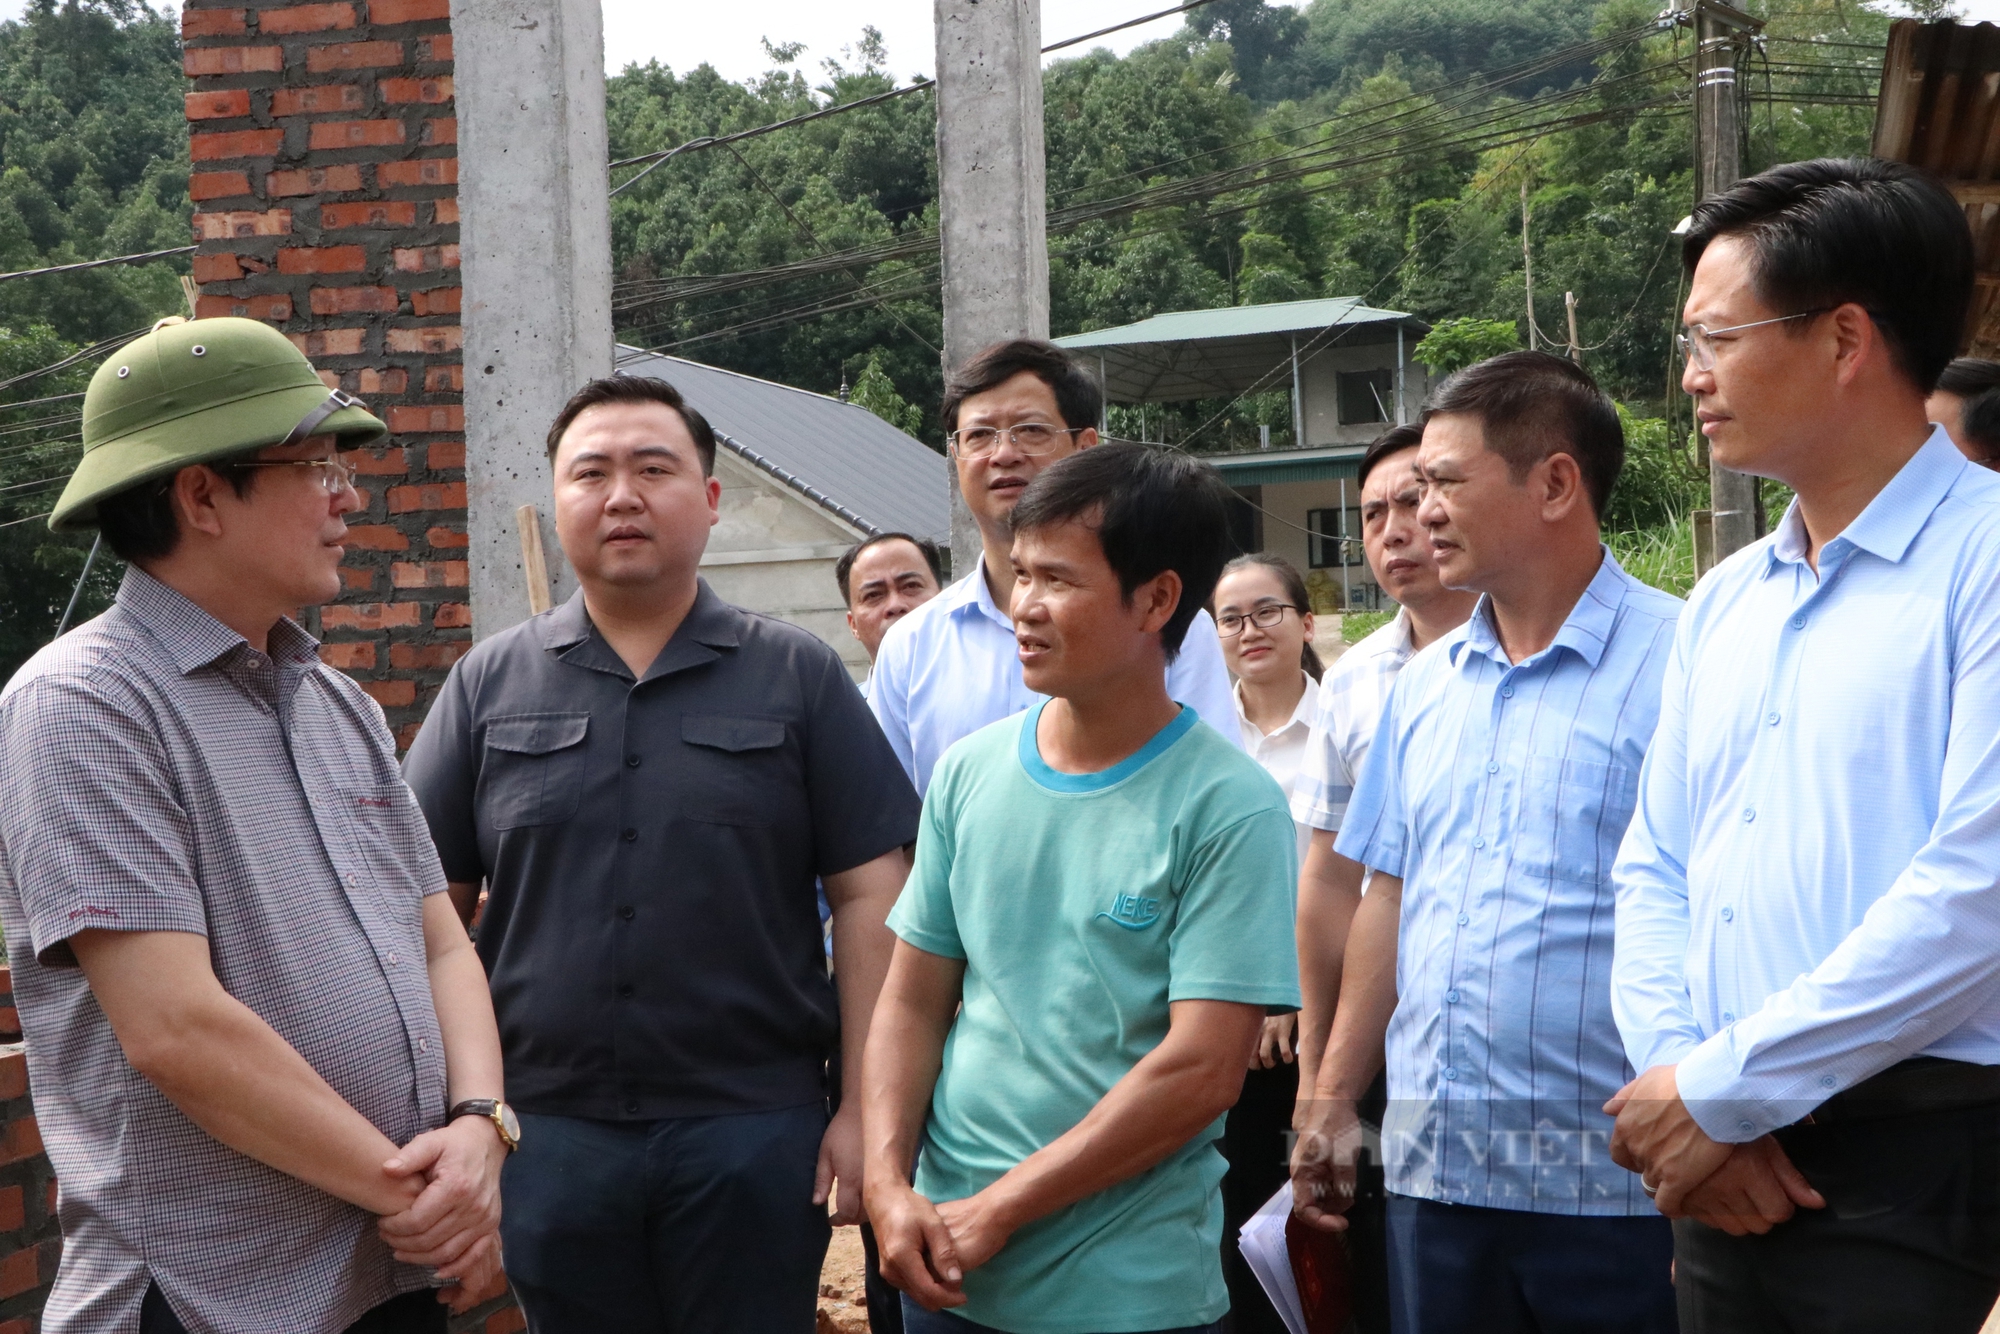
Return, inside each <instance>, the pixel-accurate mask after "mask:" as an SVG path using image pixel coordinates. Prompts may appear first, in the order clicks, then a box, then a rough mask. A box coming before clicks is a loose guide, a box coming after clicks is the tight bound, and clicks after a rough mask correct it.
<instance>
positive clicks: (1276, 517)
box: [1260, 480, 1374, 611]
mask: <svg viewBox="0 0 2000 1334" xmlns="http://www.w3.org/2000/svg"><path fill="white" fill-rule="evenodd" d="M1260 503H1261V504H1262V505H1263V507H1264V550H1266V551H1269V552H1272V553H1274V554H1276V555H1279V556H1283V557H1284V558H1285V559H1286V560H1288V561H1290V562H1291V563H1292V564H1293V565H1295V566H1297V567H1298V569H1299V573H1301V574H1303V575H1305V576H1306V583H1307V586H1308V587H1310V588H1312V589H1313V591H1314V599H1313V600H1314V602H1315V604H1316V605H1317V607H1318V609H1319V610H1322V611H1326V610H1331V609H1332V607H1331V605H1330V603H1329V601H1328V600H1327V597H1328V595H1330V596H1331V598H1332V600H1334V601H1337V600H1338V597H1339V593H1340V589H1341V581H1340V567H1339V566H1334V567H1333V568H1331V569H1327V570H1314V569H1313V568H1312V565H1311V557H1312V550H1311V547H1310V545H1309V544H1308V542H1307V538H1306V533H1305V531H1304V530H1305V529H1306V528H1307V527H1309V525H1308V524H1307V522H1306V515H1307V513H1308V512H1310V511H1312V510H1316V509H1338V508H1340V503H1341V493H1340V483H1339V482H1338V481H1337V480H1336V481H1331V482H1266V483H1264V486H1263V499H1262V501H1261V502H1260ZM1347 503H1348V504H1350V505H1352V504H1354V503H1355V498H1354V483H1353V482H1349V483H1348V484H1347ZM1347 578H1348V582H1349V586H1350V588H1351V589H1352V590H1353V591H1354V593H1355V595H1356V596H1355V601H1356V604H1357V605H1360V603H1361V595H1362V590H1363V588H1364V586H1365V585H1372V584H1373V583H1374V578H1373V577H1372V576H1371V575H1370V574H1369V573H1368V567H1367V566H1366V565H1365V564H1362V565H1356V566H1354V567H1353V568H1351V569H1349V570H1348V572H1347ZM1322 589H1323V590H1325V592H1324V594H1323V593H1322V591H1321V590H1322Z"/></svg>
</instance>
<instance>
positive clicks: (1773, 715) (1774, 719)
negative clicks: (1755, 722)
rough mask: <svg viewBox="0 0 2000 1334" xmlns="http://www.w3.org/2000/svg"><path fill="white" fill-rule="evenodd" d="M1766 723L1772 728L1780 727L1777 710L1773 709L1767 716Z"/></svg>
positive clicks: (1765, 716) (1765, 717)
mask: <svg viewBox="0 0 2000 1334" xmlns="http://www.w3.org/2000/svg"><path fill="white" fill-rule="evenodd" d="M1764 721H1765V722H1767V723H1769V724H1770V725H1771V726H1773V727H1776V726H1777V725H1778V713H1777V710H1775V709H1773V710H1772V711H1771V712H1770V713H1767V714H1765V715H1764Z"/></svg>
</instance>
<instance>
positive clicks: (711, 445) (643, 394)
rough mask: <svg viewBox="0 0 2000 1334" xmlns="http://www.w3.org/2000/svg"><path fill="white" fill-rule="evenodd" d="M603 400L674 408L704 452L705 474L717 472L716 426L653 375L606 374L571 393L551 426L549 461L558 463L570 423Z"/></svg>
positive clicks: (702, 459)
mask: <svg viewBox="0 0 2000 1334" xmlns="http://www.w3.org/2000/svg"><path fill="white" fill-rule="evenodd" d="M603 403H659V404H663V405H664V406H666V407H670V408H672V409H673V410H674V411H675V412H677V413H679V414H680V419H681V421H682V423H684V424H685V425H686V426H687V429H688V434H689V435H691V436H693V437H694V447H695V451H696V452H697V453H699V454H700V455H701V471H702V475H703V476H704V477H706V476H711V475H713V474H714V472H715V428H714V427H712V426H710V425H709V424H708V418H706V417H704V416H702V415H701V414H700V413H699V412H697V411H695V410H694V409H693V408H692V407H689V406H688V401H687V400H686V399H685V398H682V397H681V391H680V390H678V389H676V388H674V387H673V386H672V385H670V384H668V383H667V382H666V381H665V380H661V379H656V378H654V377H653V376H650V375H607V376H605V377H604V378H603V379H601V380H592V381H591V382H590V383H589V384H587V385H585V386H584V387H583V388H581V389H579V390H577V391H576V392H575V393H574V394H571V395H570V397H569V402H567V403H565V404H563V408H562V411H561V412H558V413H557V414H556V419H555V424H554V425H552V426H550V427H549V440H548V445H549V462H551V463H554V462H555V458H556V448H557V446H559V445H561V444H562V438H563V432H564V431H567V430H568V429H569V428H570V423H572V422H574V421H575V420H576V419H577V417H578V416H580V415H581V414H583V413H584V412H586V411H588V410H589V409H591V408H594V407H597V406H599V405H600V404H603Z"/></svg>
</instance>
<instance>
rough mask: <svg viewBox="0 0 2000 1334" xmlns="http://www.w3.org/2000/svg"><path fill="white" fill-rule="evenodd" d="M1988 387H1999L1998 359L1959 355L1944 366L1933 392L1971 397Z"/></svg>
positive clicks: (1999, 362) (1999, 369) (1999, 366)
mask: <svg viewBox="0 0 2000 1334" xmlns="http://www.w3.org/2000/svg"><path fill="white" fill-rule="evenodd" d="M1989 389H2000V361H1988V360H1986V358H1984V357H1959V358H1956V359H1955V360H1953V361H1952V362H1951V363H1950V364H1949V365H1947V366H1946V367H1945V368H1944V374H1942V375H1940V376H1938V382H1937V389H1936V391H1935V392H1937V393H1940V394H1952V395H1955V396H1957V397H1959V398H1971V397H1972V396H1973V395H1975V394H1983V393H1985V392H1986V391H1987V390H1989Z"/></svg>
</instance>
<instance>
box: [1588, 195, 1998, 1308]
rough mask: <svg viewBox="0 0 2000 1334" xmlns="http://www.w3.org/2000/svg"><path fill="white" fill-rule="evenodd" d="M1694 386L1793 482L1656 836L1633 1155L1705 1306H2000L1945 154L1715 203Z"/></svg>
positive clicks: (1994, 855) (1726, 572) (1989, 901)
mask: <svg viewBox="0 0 2000 1334" xmlns="http://www.w3.org/2000/svg"><path fill="white" fill-rule="evenodd" d="M1685 259H1686V262H1687V264H1688V266H1689V267H1690V268H1691V269H1692V270H1693V281H1692V283H1691V284H1690V287H1689V294H1688V302H1687V309H1686V318H1687V320H1688V325H1689V327H1688V333H1687V336H1686V346H1687V355H1688V365H1687V369H1686V371H1685V372H1684V374H1683V377H1682V386H1683V387H1684V388H1685V389H1686V390H1687V391H1688V392H1689V393H1690V394H1692V395H1693V396H1694V398H1695V406H1696V416H1697V419H1698V420H1699V421H1700V423H1701V427H1702V430H1703V432H1704V433H1705V434H1706V435H1707V436H1708V439H1709V447H1710V450H1711V453H1712V456H1713V457H1714V458H1715V460H1716V461H1717V462H1719V463H1722V464H1724V465H1726V466H1728V467H1730V468H1734V469H1737V470H1740V471H1744V472H1749V473H1752V474H1755V475H1758V476H1764V477H1774V478H1777V479H1778V480H1780V481H1783V482H1785V483H1787V484H1788V485H1790V486H1791V487H1792V488H1793V489H1794V490H1795V491H1796V493H1797V499H1796V500H1795V501H1794V502H1793V504H1792V506H1791V507H1790V508H1789V509H1788V510H1787V512H1786V514H1785V516H1784V519H1783V520H1782V522H1780V523H1779V525H1778V528H1777V531H1776V532H1775V533H1773V534H1772V535H1771V536H1770V537H1768V538H1766V539H1764V540H1763V541H1761V542H1757V543H1755V544H1753V545H1752V546H1750V547H1749V548H1748V549H1746V550H1744V551H1742V552H1739V553H1738V554H1736V555H1735V556H1734V557H1732V558H1731V559H1729V560H1727V561H1725V562H1724V563H1723V564H1721V565H1720V566H1718V567H1717V568H1716V569H1715V570H1714V572H1713V573H1711V574H1710V575H1709V576H1708V577H1707V578H1706V579H1704V580H1703V581H1702V583H1701V585H1700V586H1699V587H1698V588H1697V589H1696V590H1695V594H1694V597H1693V599H1692V601H1691V602H1690V604H1689V607H1688V610H1687V614H1686V616H1685V617H1684V618H1683V619H1682V621H1681V625H1680V631H1679V634H1678V635H1677V637H1676V640H1675V644H1674V650H1673V655H1672V657H1671V659H1670V661H1669V663H1668V667H1667V673H1666V680H1665V686H1664V692H1663V696H1662V701H1661V714H1660V725H1659V733H1658V737H1657V739H1656V741H1655V743H1654V747H1653V751H1652V754H1651V755H1650V756H1649V757H1648V759H1647V762H1646V772H1645V775H1644V778H1643V780H1642V787H1641V793H1640V801H1639V808H1638V813H1637V815H1636V817H1635V818H1634V820H1633V822H1632V826H1631V831H1630V833H1629V834H1628V835H1627V837H1626V840H1625V844H1624V847H1623V848H1622V850H1621V852H1620V854H1619V859H1618V865H1617V868H1616V871H1615V878H1616V880H1617V886H1618V949H1617V962H1616V965H1615V968H1614V973H1613V1005H1614V1007H1615V1010H1616V1013H1617V1017H1618V1024H1619V1028H1620V1030H1621V1031H1622V1032H1623V1034H1624V1041H1625V1049H1626V1051H1627V1052H1628V1054H1629V1055H1630V1058H1631V1061H1632V1065H1633V1067H1634V1068H1635V1069H1638V1070H1641V1071H1644V1072H1645V1073H1644V1074H1643V1075H1642V1076H1641V1077H1640V1078H1639V1079H1638V1080H1636V1081H1635V1082H1634V1084H1633V1086H1632V1087H1631V1088H1630V1089H1629V1090H1628V1091H1627V1092H1626V1093H1625V1094H1623V1095H1621V1097H1620V1098H1618V1099H1616V1100H1614V1102H1613V1104H1612V1106H1613V1107H1614V1108H1616V1109H1619V1111H1618V1130H1617V1134H1616V1137H1615V1138H1614V1141H1613V1149H1614V1152H1616V1153H1617V1154H1618V1156H1619V1158H1620V1161H1622V1162H1626V1163H1628V1164H1629V1165H1630V1166H1631V1167H1632V1168H1633V1169H1634V1170H1636V1171H1640V1172H1643V1173H1644V1176H1645V1180H1646V1184H1647V1187H1648V1189H1651V1190H1657V1191H1658V1203H1659V1208H1660V1210H1661V1211H1662V1212H1663V1213H1666V1214H1668V1215H1670V1216H1675V1217H1676V1218H1677V1219H1678V1221H1677V1222H1676V1223H1675V1228H1674V1230H1675V1243H1676V1247H1675V1249H1676V1257H1677V1264H1678V1270H1679V1282H1678V1290H1679V1295H1680V1302H1681V1310H1682V1316H1683V1325H1684V1327H1685V1328H1689V1329H1697V1330H1701V1331H1723V1332H1724V1334H1737V1331H1744V1332H1746V1334H1749V1332H1755V1334H1762V1332H1763V1331H1774V1332H1775V1331H1780V1330H1786V1331H1789V1330H1801V1329H1810V1330H1814V1331H1820V1330H1880V1329H1922V1330H1940V1331H1953V1330H1963V1331H1967V1334H1970V1331H1973V1330H1976V1329H1978V1328H1979V1327H1980V1325H1981V1323H1982V1321H1983V1320H1984V1318H1985V1316H1986V1313H1987V1311H1988V1309H1989V1308H1990V1307H1991V1306H1992V1305H1993V1302H1994V1298H1995V1296H1996V1294H2000V1068H1996V1067H2000V889H1996V883H1995V882H1996V879H2000V478H1995V477H1994V475H1993V474H1992V473H1990V472H1987V471H1986V470H1984V469H1982V468H1979V467H1977V466H1975V465H1973V464H1971V463H1968V462H1967V461H1966V460H1965V459H1964V458H1963V457H1962V456H1961V455H1960V454H1959V453H1958V452H1957V451H1956V450H1955V449H1954V448H1953V447H1952V444H1951V442H1950V440H1949V438H1948V437H1947V436H1946V435H1945V433H1944V432H1943V431H1942V430H1933V429H1932V428H1931V427H1930V426H1929V425H1928V424H1927V423H1926V421H1925V413H1924V396H1925V394H1926V392H1927V391H1928V390H1929V389H1930V388H1931V386H1932V385H1933V383H1934V382H1935V381H1936V379H1937V377H1938V374H1939V372H1940V371H1942V370H1943V368H1944V366H1945V364H1946V362H1947V361H1948V360H1949V359H1950V357H1951V355H1952V353H1953V351H1954V350H1955V348H1956V345H1957V339H1958V331H1959V329H1960V328H1962V327H1963V326H1964V322H1965V313H1966V307H1967V300H1968V297H1969V294H1970V290H1971V275H1972V251H1971V246H1970V242H1969V238H1968V236H1967V233H1966V227H1965V219H1964V215H1963V213H1962V211H1961V210H1960V208H1959V206H1958V205H1957V204H1956V203H1955V202H1954V201H1953V200H1952V198H1951V196H1950V195H1948V194H1946V193H1945V191H1944V190H1943V189H1942V188H1941V187H1939V186H1938V185H1937V184H1936V183H1935V182H1933V181H1932V180H1931V179H1930V178H1929V177H1927V176H1924V175H1922V174H1921V173H1919V172H1917V171H1915V170H1914V169H1912V168H1909V167H1904V166H1899V165H1896V164H1892V163H1884V162H1874V161H1861V162H1839V161H1822V162H1811V163H1796V164H1792V165H1789V166H1784V167H1778V168H1774V169H1773V170H1772V171H1770V172H1767V173H1765V174H1764V175H1763V176H1760V177H1755V178H1753V179H1750V180H1746V181H1742V182H1740V183H1738V184H1737V185H1736V186H1734V187H1732V188H1731V189H1729V190H1727V191H1725V192H1724V193H1722V194H1721V195H1718V196H1716V197H1715V198H1712V199H1710V200H1707V201H1705V202H1704V203H1703V204H1702V205H1701V206H1700V207H1699V208H1697V209H1696V211H1695V215H1694V225H1693V230H1692V231H1691V232H1690V233H1689V235H1688V240H1687V250H1686V256H1685Z"/></svg>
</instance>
